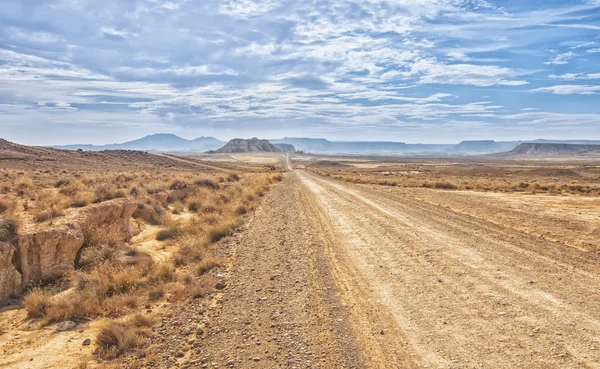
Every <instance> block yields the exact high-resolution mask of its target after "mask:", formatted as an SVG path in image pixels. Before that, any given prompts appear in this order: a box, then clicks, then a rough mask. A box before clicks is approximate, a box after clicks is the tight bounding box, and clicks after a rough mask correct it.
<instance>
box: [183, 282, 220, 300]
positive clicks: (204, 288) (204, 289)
mask: <svg viewBox="0 0 600 369" xmlns="http://www.w3.org/2000/svg"><path fill="white" fill-rule="evenodd" d="M215 282H216V278H214V277H209V278H203V279H202V280H200V281H195V282H193V283H192V284H191V285H190V286H189V287H188V290H189V293H190V297H191V298H193V299H198V298H201V297H204V296H206V295H208V294H209V293H210V292H211V291H212V290H213V287H214V285H215Z"/></svg>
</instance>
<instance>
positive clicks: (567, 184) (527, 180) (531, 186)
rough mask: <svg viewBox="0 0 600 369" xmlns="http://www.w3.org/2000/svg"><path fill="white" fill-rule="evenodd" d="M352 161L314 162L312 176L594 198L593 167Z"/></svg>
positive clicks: (598, 174)
mask: <svg viewBox="0 0 600 369" xmlns="http://www.w3.org/2000/svg"><path fill="white" fill-rule="evenodd" d="M355 164H356V163H353V162H347V163H345V162H331V161H327V162H325V163H322V162H316V163H312V164H310V165H308V166H307V168H308V169H310V170H312V171H313V172H315V173H317V174H320V175H323V176H327V177H331V178H333V179H338V180H343V181H345V182H349V183H359V184H377V185H383V186H392V187H410V188H433V189H440V190H471V191H481V192H502V193H510V192H521V193H532V194H535V193H545V194H557V195H558V194H578V195H585V196H598V195H600V168H599V167H598V166H597V165H594V164H593V163H591V164H585V163H584V164H582V165H565V164H564V163H562V164H557V163H517V162H514V163H510V162H508V163H500V164H499V163H487V162H476V161H472V162H469V161H463V162H456V163H453V162H436V161H435V160H430V161H424V162H422V163H398V164H395V165H390V164H389V163H386V162H380V163H376V162H375V163H374V164H372V165H360V164H359V165H355Z"/></svg>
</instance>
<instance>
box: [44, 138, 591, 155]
mask: <svg viewBox="0 0 600 369" xmlns="http://www.w3.org/2000/svg"><path fill="white" fill-rule="evenodd" d="M269 142H270V143H271V144H274V145H276V146H278V145H279V144H288V145H293V146H294V147H295V148H296V150H301V151H304V152H310V153H315V154H349V155H352V154H354V155H428V154H435V155H475V154H491V153H499V152H506V151H510V150H512V149H514V148H515V147H517V146H518V145H519V144H521V143H557V144H577V145H598V144H600V141H599V140H596V141H593V140H543V139H538V140H531V141H494V140H476V141H462V142H460V143H458V144H407V143H405V142H393V141H329V140H327V139H324V138H305V137H284V138H281V139H270V140H269ZM224 145H225V142H223V141H221V140H218V139H216V138H214V137H198V138H196V139H193V140H187V139H185V138H181V137H179V136H176V135H173V134H165V133H161V134H154V135H150V136H146V137H143V138H140V139H138V140H133V141H128V142H124V143H120V144H110V145H99V146H96V145H66V146H53V147H54V148H59V149H67V150H80V149H81V150H90V151H99V150H142V151H155V152H173V153H191V152H205V151H210V150H218V149H219V148H221V147H223V146H224Z"/></svg>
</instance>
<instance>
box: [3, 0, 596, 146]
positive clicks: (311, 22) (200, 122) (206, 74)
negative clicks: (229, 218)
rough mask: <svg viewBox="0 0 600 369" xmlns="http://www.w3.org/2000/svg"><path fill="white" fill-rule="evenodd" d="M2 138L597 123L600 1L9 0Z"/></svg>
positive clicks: (371, 134) (428, 133) (587, 131)
mask: <svg viewBox="0 0 600 369" xmlns="http://www.w3.org/2000/svg"><path fill="white" fill-rule="evenodd" d="M0 26H1V28H0V82H1V83H0V120H1V122H0V128H1V133H0V137H2V138H5V139H8V140H11V141H15V142H18V143H22V144H30V145H64V144H75V143H77V144H96V145H100V144H108V143H121V142H125V141H129V140H134V139H138V138H141V137H143V136H145V135H149V134H154V133H165V132H166V133H173V134H176V135H178V136H181V137H184V138H187V139H191V138H195V137H199V136H214V137H216V138H218V139H221V140H223V141H227V140H229V139H230V138H234V137H253V136H257V137H261V138H280V137H284V136H288V137H319V138H321V137H322V138H326V139H329V140H338V141H342V140H345V141H351V140H354V141H401V142H407V143H457V142H460V141H463V140H478V139H493V140H497V141H502V140H533V139H538V138H543V139H600V129H599V128H600V98H599V93H600V83H599V82H600V67H598V65H600V0H580V1H571V2H564V1H546V2H543V3H539V2H535V3H523V2H518V1H515V0H509V1H502V2H499V1H485V0H441V1H427V0H426V1H419V2H415V1H410V0H382V1H371V0H368V1H358V0H351V1H339V0H334V1H316V0H315V1H309V2H296V1H289V0H282V1H275V0H267V1H259V0H238V1H233V0H227V1H216V0H207V1H202V2H201V3H199V2H194V1H189V0H180V1H175V0H171V1H165V0H140V1H131V2H129V1H128V2H123V1H116V0H112V1H107V2H103V3H98V2H95V1H91V0H84V1H73V0H49V1H41V0H31V1H26V2H24V1H18V0H6V1H3V2H2V4H0Z"/></svg>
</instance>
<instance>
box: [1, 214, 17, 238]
mask: <svg viewBox="0 0 600 369" xmlns="http://www.w3.org/2000/svg"><path fill="white" fill-rule="evenodd" d="M18 229H19V224H18V222H17V221H15V220H13V219H0V242H11V241H12V240H13V239H14V238H15V236H16V235H17V231H18Z"/></svg>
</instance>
